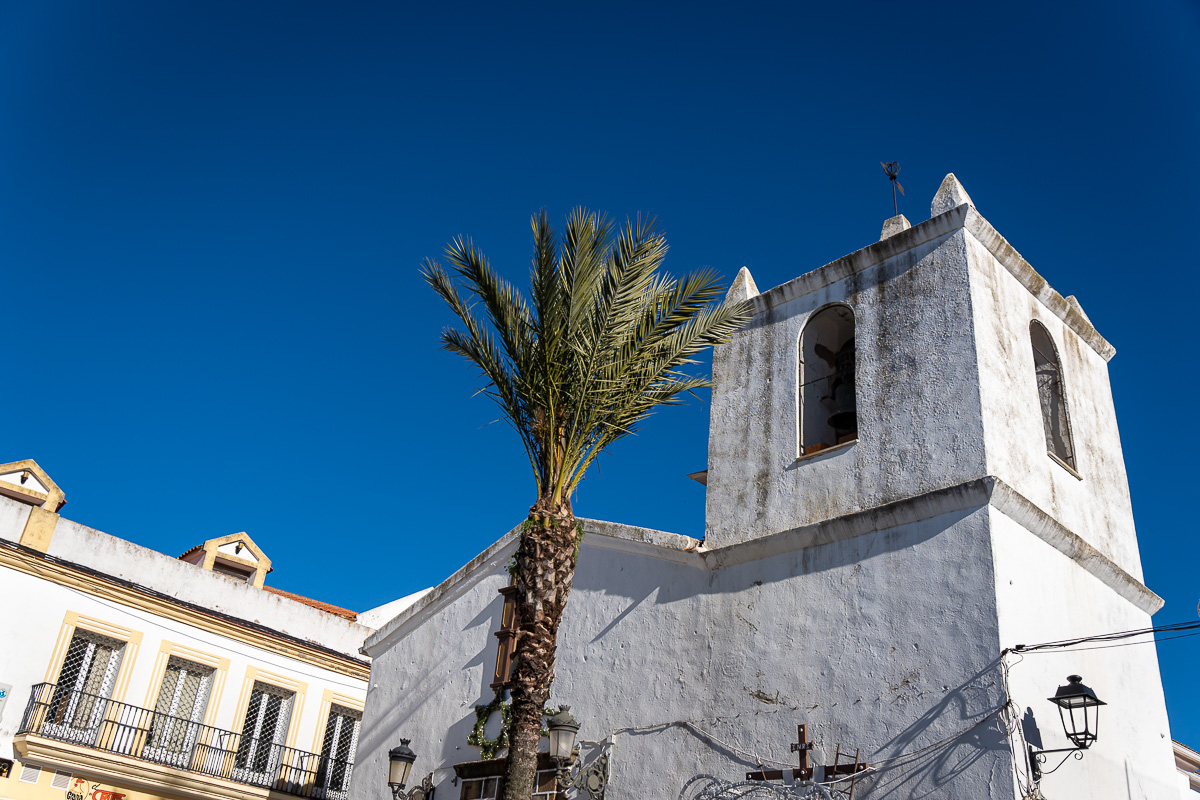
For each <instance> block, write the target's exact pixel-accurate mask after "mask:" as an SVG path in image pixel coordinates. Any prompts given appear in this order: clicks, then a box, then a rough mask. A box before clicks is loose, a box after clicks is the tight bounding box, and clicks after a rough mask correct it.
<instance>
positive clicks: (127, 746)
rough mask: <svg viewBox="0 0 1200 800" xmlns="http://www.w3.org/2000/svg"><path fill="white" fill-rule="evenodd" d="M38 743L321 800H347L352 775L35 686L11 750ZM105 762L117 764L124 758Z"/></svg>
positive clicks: (290, 752) (161, 717)
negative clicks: (66, 746)
mask: <svg viewBox="0 0 1200 800" xmlns="http://www.w3.org/2000/svg"><path fill="white" fill-rule="evenodd" d="M31 737H33V738H31ZM36 737H41V739H48V740H52V741H54V742H63V743H66V744H68V745H73V746H76V747H83V748H87V749H90V750H98V751H103V752H104V753H110V754H113V755H115V756H120V757H124V758H128V759H136V760H137V761H140V762H149V763H151V764H156V765H161V766H164V767H168V768H172V769H175V770H181V771H183V772H185V773H192V774H195V775H203V776H208V777H210V778H215V779H219V781H229V782H233V783H235V784H241V785H243V786H256V787H259V788H261V789H266V790H268V791H271V792H282V793H285V794H290V795H295V796H297V797H312V798H317V800H345V798H346V796H347V793H348V789H349V787H350V774H351V772H352V771H353V769H354V765H353V764H352V763H350V762H349V761H345V760H341V759H336V758H331V757H328V756H320V755H317V754H316V753H306V752H304V751H303V750H297V749H295V748H293V747H284V746H283V745H281V744H276V743H274V742H272V741H269V740H267V739H265V738H258V737H252V736H243V735H242V734H240V733H234V732H233V731H226V730H221V729H220V728H213V727H210V726H208V725H201V724H200V723H197V722H192V721H191V720H187V719H182V718H180V717H173V716H170V715H167V714H160V713H157V712H154V711H151V710H149V709H145V708H138V707H137V706H131V705H128V704H126V703H118V702H116V701H114V700H109V699H107V698H104V697H100V696H98V695H94V694H87V693H86V692H81V691H74V690H71V689H67V688H66V687H59V686H56V685H54V684H52V683H39V684H37V685H36V686H34V687H33V690H32V691H31V692H30V695H29V705H27V706H26V708H25V715H24V716H23V717H22V719H21V727H20V729H19V730H18V731H17V738H16V740H15V741H14V743H15V744H24V746H25V747H26V748H29V744H30V743H31V742H33V743H35V744H36ZM29 749H31V750H32V749H33V748H29ZM108 761H109V763H118V764H119V763H120V762H121V761H122V759H109V760H108ZM139 772H140V774H142V775H143V776H144V775H145V774H146V772H145V770H141V771H139ZM158 772H160V773H161V772H162V771H161V770H158ZM176 774H178V773H176ZM206 783H208V782H206ZM263 794H264V795H265V794H266V793H263Z"/></svg>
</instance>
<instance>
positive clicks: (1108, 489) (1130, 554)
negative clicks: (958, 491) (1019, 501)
mask: <svg viewBox="0 0 1200 800" xmlns="http://www.w3.org/2000/svg"><path fill="white" fill-rule="evenodd" d="M966 241H967V248H968V253H969V255H970V262H971V305H972V307H973V309H974V323H975V327H976V331H977V333H976V336H975V341H976V347H977V349H978V357H979V380H980V391H981V393H982V397H983V430H984V439H985V442H986V446H987V472H988V474H990V475H995V476H996V477H998V478H1000V479H1001V480H1003V481H1004V482H1005V483H1007V484H1009V485H1010V486H1012V487H1013V488H1014V489H1016V490H1017V491H1019V492H1020V493H1021V494H1023V495H1024V496H1025V497H1027V498H1029V499H1030V500H1031V501H1033V503H1034V504H1035V505H1037V506H1039V507H1040V508H1041V509H1042V510H1043V511H1045V512H1047V513H1048V514H1050V515H1051V516H1052V517H1054V518H1055V519H1057V520H1058V521H1059V522H1060V523H1062V524H1063V525H1064V526H1065V527H1067V528H1068V529H1070V530H1071V531H1072V532H1074V533H1076V534H1078V535H1079V536H1080V537H1082V538H1083V539H1084V540H1085V541H1086V542H1087V543H1088V544H1090V545H1092V546H1093V547H1095V548H1096V549H1097V550H1099V551H1100V552H1101V553H1103V554H1104V555H1105V556H1107V557H1108V558H1109V559H1111V560H1112V561H1113V562H1115V563H1116V564H1117V565H1118V566H1120V567H1121V568H1122V569H1123V570H1125V571H1126V572H1128V573H1129V574H1130V575H1132V576H1134V577H1135V578H1137V579H1138V580H1141V578H1142V565H1141V559H1140V558H1139V555H1138V545H1137V535H1136V533H1135V530H1134V523H1133V509H1132V506H1131V504H1130V499H1129V483H1128V477H1127V475H1126V472H1125V459H1124V455H1123V453H1122V450H1121V435H1120V432H1119V430H1118V428H1117V415H1116V409H1115V408H1114V406H1113V399H1112V387H1111V385H1110V383H1109V377H1108V364H1107V362H1106V361H1105V360H1104V358H1103V357H1102V356H1101V355H1100V354H1099V353H1097V352H1096V351H1095V350H1093V349H1092V348H1091V347H1090V346H1088V344H1087V343H1086V342H1084V341H1083V339H1081V338H1080V336H1079V335H1078V334H1077V333H1075V331H1073V330H1072V329H1071V328H1070V327H1069V326H1067V325H1066V324H1064V323H1063V321H1062V320H1061V319H1059V318H1058V316H1057V315H1055V314H1054V313H1053V312H1052V311H1050V310H1049V309H1048V308H1047V307H1046V306H1045V305H1044V304H1043V303H1042V302H1041V301H1040V300H1038V299H1037V297H1035V296H1034V295H1033V294H1031V293H1030V292H1029V290H1028V289H1026V288H1025V287H1024V286H1023V285H1021V283H1020V282H1019V281H1018V280H1017V279H1016V278H1015V277H1014V276H1013V274H1012V273H1011V272H1009V271H1008V270H1007V269H1006V268H1005V267H1004V266H1003V265H1001V264H1000V263H999V262H998V261H997V260H996V258H995V257H994V256H993V255H992V253H991V252H990V251H989V250H988V249H987V248H986V247H984V246H983V245H982V244H980V242H979V241H978V240H976V239H975V237H973V236H970V235H968V236H967V240H966ZM1034 319H1036V320H1037V321H1038V322H1040V323H1042V324H1043V325H1045V326H1046V330H1047V331H1048V332H1049V333H1050V336H1051V338H1053V340H1054V343H1055V345H1056V347H1057V348H1058V355H1059V359H1060V361H1061V363H1062V371H1063V384H1064V387H1065V390H1066V398H1067V407H1068V408H1067V410H1068V415H1069V418H1070V422H1071V434H1072V437H1073V440H1074V445H1075V450H1076V468H1077V470H1078V472H1079V473H1080V474H1081V475H1082V476H1083V479H1082V480H1080V479H1079V478H1076V477H1075V476H1074V475H1072V474H1071V473H1070V472H1068V471H1067V470H1066V469H1064V468H1063V467H1062V466H1061V465H1060V464H1058V463H1057V462H1055V461H1054V460H1053V459H1052V458H1050V456H1049V455H1047V454H1046V439H1045V433H1044V430H1043V426H1042V417H1041V406H1040V404H1039V401H1038V393H1037V383H1036V378H1035V375H1034V365H1033V351H1032V345H1031V343H1030V338H1029V323H1030V321H1031V320H1034Z"/></svg>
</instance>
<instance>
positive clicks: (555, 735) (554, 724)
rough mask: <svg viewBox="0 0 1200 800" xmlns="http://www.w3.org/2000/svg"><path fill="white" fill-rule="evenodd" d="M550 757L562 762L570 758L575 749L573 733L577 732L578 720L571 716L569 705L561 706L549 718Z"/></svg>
mask: <svg viewBox="0 0 1200 800" xmlns="http://www.w3.org/2000/svg"><path fill="white" fill-rule="evenodd" d="M546 727H548V728H549V729H550V757H551V758H553V759H555V760H556V761H559V762H562V761H566V760H568V759H570V758H571V754H572V753H573V752H574V750H575V734H577V733H579V722H578V721H577V720H576V719H575V717H573V716H571V707H570V706H563V707H562V708H560V709H559V710H558V713H557V714H555V715H554V716H553V717H551V718H550V720H549V722H548V723H547V726H546Z"/></svg>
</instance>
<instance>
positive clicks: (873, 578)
mask: <svg viewBox="0 0 1200 800" xmlns="http://www.w3.org/2000/svg"><path fill="white" fill-rule="evenodd" d="M613 546H614V544H613V543H612V542H608V541H605V540H604V537H602V536H599V535H595V534H589V535H588V536H587V537H585V539H584V545H583V548H582V551H581V556H580V563H579V569H578V572H577V574H576V578H575V584H574V590H573V593H572V596H571V602H570V605H569V606H568V610H567V614H566V616H565V618H564V620H563V624H562V628H561V629H560V646H559V660H558V666H557V669H556V676H557V677H556V681H555V686H554V690H553V693H552V703H555V704H558V703H568V704H570V705H571V706H572V709H573V711H574V712H575V714H576V715H577V716H578V718H579V719H580V721H581V723H582V726H583V727H582V729H581V731H580V734H579V736H580V739H581V740H586V741H588V742H597V741H601V740H605V739H607V738H608V737H610V736H612V737H613V741H614V745H613V751H612V767H611V769H612V772H611V778H610V784H609V793H608V795H607V796H608V797H609V798H614V799H615V798H633V797H659V798H673V797H675V796H676V795H677V793H678V792H679V790H680V788H681V787H682V785H683V782H684V781H686V780H687V779H688V778H690V777H692V776H693V775H696V774H699V773H706V772H707V773H712V774H716V775H719V776H722V777H725V778H731V779H737V778H740V777H741V776H742V775H744V773H745V772H746V771H747V770H750V769H755V768H756V767H757V764H758V762H759V761H761V760H766V761H767V762H768V765H770V762H773V761H779V762H783V763H787V764H792V763H794V758H795V757H794V755H793V754H791V753H790V752H789V743H790V742H792V741H794V737H795V732H796V727H795V726H796V725H797V724H798V723H800V722H804V723H807V724H808V725H809V726H810V728H809V730H810V732H811V734H812V736H813V738H814V740H815V741H816V742H817V748H818V749H817V751H816V753H815V759H814V760H815V761H816V762H817V763H826V762H829V761H832V758H833V753H834V749H835V747H836V746H837V744H839V743H841V744H842V745H843V750H845V749H846V748H850V751H851V753H853V751H854V748H859V747H861V748H862V750H863V753H864V758H865V759H866V760H868V761H871V762H878V761H879V760H880V759H888V758H895V757H897V756H900V755H902V754H904V753H909V752H912V751H915V750H918V749H921V748H923V747H926V746H927V745H930V744H935V743H937V742H940V741H941V740H943V739H947V738H950V739H951V741H950V742H948V743H946V744H945V745H943V746H942V747H940V748H937V749H935V750H934V751H933V752H932V753H930V754H928V755H927V756H926V757H925V758H924V759H919V760H917V761H915V762H913V763H909V764H904V765H900V766H891V767H889V768H886V769H883V770H882V771H881V772H880V773H879V774H878V775H875V776H872V777H869V778H867V779H865V780H864V781H862V782H860V787H861V788H860V789H858V790H856V794H857V793H858V792H863V794H861V795H859V796H864V797H890V796H903V797H908V796H929V797H954V798H973V797H978V798H984V797H989V798H990V797H998V796H1007V793H1009V792H1010V791H1011V789H1010V785H1011V779H1010V777H1009V775H1010V767H1009V761H1008V753H1007V749H1006V744H1005V742H1004V739H1003V736H1002V734H1001V732H1000V728H999V725H998V721H997V720H996V718H995V717H991V718H986V715H987V714H988V713H989V712H990V711H993V710H994V709H995V708H997V707H998V705H999V703H1000V701H1001V694H1000V690H999V679H998V673H996V671H995V670H996V659H997V657H998V655H999V646H998V638H997V629H996V619H995V611H994V608H993V607H992V601H991V593H990V592H988V591H980V588H981V587H989V588H990V587H991V586H992V585H994V583H995V579H994V576H993V574H992V570H991V552H990V544H989V541H988V536H987V515H986V511H985V510H984V509H982V508H976V509H974V510H970V509H968V510H963V511H960V512H955V513H953V514H945V515H942V516H938V517H934V518H932V519H927V520H923V521H919V522H914V523H911V524H907V525H903V526H899V527H895V528H891V529H888V530H884V531H879V532H874V533H869V534H866V535H862V536H858V537H855V538H852V539H848V540H842V541H838V542H833V543H830V544H826V545H820V546H814V547H810V548H806V549H805V550H802V551H798V552H787V553H782V554H778V555H773V556H770V557H767V558H763V559H759V560H755V561H752V562H749V563H743V564H739V565H737V566H732V567H727V568H724V569H720V570H717V571H710V570H708V569H704V568H702V567H697V566H691V565H688V564H682V563H676V562H673V561H669V560H664V559H658V558H652V557H647V556H646V555H644V554H641V553H635V552H627V551H624V550H622V549H613ZM510 549H511V548H506V549H505V550H503V551H501V552H500V553H498V554H497V558H496V559H494V560H493V562H492V563H490V564H485V565H482V566H481V567H480V569H479V571H478V572H477V573H476V575H475V576H473V577H471V578H470V579H469V580H467V581H464V582H463V583H464V584H470V586H469V587H468V586H463V587H462V588H460V589H459V590H457V591H456V592H455V593H454V595H453V596H445V597H443V598H442V599H441V600H440V601H439V603H437V604H434V605H431V606H430V607H428V608H427V609H425V610H424V611H422V612H420V614H418V615H417V616H414V617H413V618H412V619H411V620H410V621H409V622H408V623H406V624H405V626H404V629H403V630H397V631H396V633H395V634H394V635H388V636H385V637H383V639H382V640H381V641H379V642H377V643H376V645H375V646H373V645H371V644H369V645H368V649H369V652H370V653H371V654H372V656H373V658H374V660H373V663H372V676H371V688H370V693H369V695H368V702H367V711H366V716H365V717H364V721H363V734H362V739H361V741H360V749H359V759H358V766H357V767H356V770H355V784H354V786H353V787H352V790H351V791H352V795H351V800H370V799H371V798H373V797H374V796H375V791H376V790H375V786H376V784H377V782H378V779H377V778H376V777H375V776H382V775H383V774H384V773H385V770H386V752H387V750H388V749H389V748H391V747H393V746H395V745H396V744H397V742H398V739H399V737H401V736H404V737H407V738H411V739H412V740H413V744H412V747H413V749H414V750H416V751H417V753H418V760H417V763H416V765H415V766H414V773H413V775H414V782H415V781H417V780H419V779H420V778H421V777H422V776H424V775H425V774H426V773H428V772H430V771H435V770H436V772H435V779H436V782H437V783H438V784H439V785H440V786H441V787H442V788H439V790H438V791H439V796H441V797H443V798H445V800H453V798H455V797H457V792H458V790H457V788H455V787H453V786H449V785H447V784H448V782H449V780H450V778H451V777H452V772H451V771H450V769H449V768H450V767H451V766H452V765H453V764H454V763H456V762H461V761H470V760H475V759H477V758H478V757H479V751H478V750H477V749H475V748H473V747H469V746H468V745H467V744H466V737H467V734H468V733H469V731H470V729H471V726H472V725H473V724H474V722H475V714H474V711H473V706H474V705H475V704H480V703H486V702H488V701H489V700H490V699H491V698H492V692H491V690H490V689H489V688H488V683H489V682H490V680H491V671H492V668H493V666H494V663H495V656H496V639H495V637H494V636H493V635H492V633H493V632H494V631H495V630H497V628H498V625H499V615H500V609H501V600H500V596H499V595H498V593H497V590H498V589H499V588H500V587H502V586H504V585H505V584H507V582H508V575H507V572H506V571H505V570H504V568H503V562H502V561H501V560H500V559H501V558H503V559H504V560H506V559H507V555H506V553H507V552H508V551H509V550H510ZM980 719H985V722H984V723H983V724H980V725H977V726H975V727H972V726H973V725H974V723H975V722H977V721H978V720H980ZM685 722H687V723H690V724H681V723H685ZM630 728H633V729H635V730H627V729H630ZM594 753H595V751H594V746H593V745H585V747H584V759H585V761H587V760H589V759H590V758H591V757H593V756H594ZM443 793H444V794H443Z"/></svg>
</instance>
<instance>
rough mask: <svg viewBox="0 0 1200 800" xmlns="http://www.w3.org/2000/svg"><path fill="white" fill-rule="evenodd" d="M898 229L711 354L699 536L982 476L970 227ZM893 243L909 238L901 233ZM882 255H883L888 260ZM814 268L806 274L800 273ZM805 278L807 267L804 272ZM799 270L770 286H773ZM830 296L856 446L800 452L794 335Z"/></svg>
mask: <svg viewBox="0 0 1200 800" xmlns="http://www.w3.org/2000/svg"><path fill="white" fill-rule="evenodd" d="M913 230H914V232H913V233H910V232H908V231H906V232H905V233H902V234H900V235H898V236H896V237H893V240H889V241H887V242H883V243H880V245H879V246H877V247H875V248H873V249H872V248H868V250H866V251H860V252H859V253H856V254H853V255H852V256H847V257H846V259H843V260H842V261H841V262H835V263H834V264H832V265H827V266H826V267H822V268H821V270H818V271H817V272H822V273H823V272H829V271H831V270H835V269H842V270H845V267H844V265H843V264H842V262H858V261H864V260H869V259H871V258H874V257H875V254H877V255H878V256H879V257H881V258H883V260H882V261H880V262H879V263H875V264H873V265H870V266H866V267H863V266H862V265H861V264H858V263H855V265H854V266H853V270H854V271H848V270H847V271H848V274H847V275H846V277H844V278H842V279H840V280H837V281H835V282H832V283H826V282H824V281H820V280H813V281H811V283H812V284H813V285H814V286H815V287H816V288H814V289H812V290H810V291H804V290H803V289H800V290H797V291H793V292H791V294H797V292H799V294H798V296H795V297H793V298H792V299H790V300H787V301H786V302H783V303H782V304H779V305H774V306H772V307H770V308H768V309H767V310H765V311H763V312H762V313H760V314H759V315H758V316H757V317H756V318H755V319H754V320H753V321H752V322H751V323H750V324H749V325H748V326H747V327H746V328H744V329H743V330H742V331H741V332H739V333H738V334H737V335H736V336H735V337H734V339H733V341H732V342H730V343H729V344H726V345H724V346H722V347H719V348H717V349H716V351H715V353H714V361H713V381H714V387H713V392H712V408H711V421H710V433H709V456H708V491H707V507H706V534H705V543H706V544H707V545H709V546H713V547H716V546H722V545H727V544H731V543H734V542H738V541H744V540H746V539H751V538H756V537H760V536H764V535H768V534H771V533H776V532H779V531H783V530H788V529H791V528H794V527H797V526H800V525H804V524H808V523H812V522H817V521H820V520H825V519H831V518H834V517H837V516H840V515H843V514H847V513H851V512H855V511H860V510H862V509H865V508H870V507H873V506H877V505H881V504H884V503H888V502H892V501H895V500H899V499H902V498H905V497H911V496H914V495H917V494H920V493H922V492H926V491H930V490H933V489H938V488H942V487H946V486H951V485H954V484H957V483H960V482H963V481H966V480H969V479H971V478H976V477H979V476H981V475H983V474H984V439H983V427H982V420H981V412H980V398H979V389H978V379H977V371H976V355H975V353H976V348H975V343H974V337H973V330H972V327H973V326H972V320H973V315H972V308H971V300H972V297H971V292H970V287H969V282H968V268H967V258H966V247H967V244H966V237H967V234H966V233H965V232H964V231H963V230H962V229H961V228H959V229H957V230H952V231H950V232H948V233H946V234H945V235H942V236H940V237H939V238H935V239H933V240H931V241H925V242H924V243H917V242H919V236H920V235H924V234H925V233H927V232H926V231H925V230H924V229H922V231H916V230H915V229H913ZM902 242H909V244H903V243H902ZM885 256H886V257H885ZM810 275H816V273H810ZM807 277H808V276H805V278H807ZM793 284H795V285H803V284H804V280H803V279H797V281H793V282H792V283H791V284H786V285H785V286H784V287H779V288H778V289H776V290H773V291H772V292H770V293H768V295H774V294H777V293H778V292H780V291H785V290H788V289H790V288H791V287H792V285H793ZM833 302H844V303H846V304H848V305H849V306H850V307H851V308H852V309H853V310H854V315H855V322H856V330H855V341H856V348H857V370H856V384H857V386H856V388H857V399H858V419H859V429H858V438H859V441H858V443H857V444H855V445H853V446H851V447H848V448H842V449H838V450H834V451H832V452H830V453H827V454H822V455H817V456H815V457H811V458H806V459H803V460H799V461H798V460H797V456H798V455H799V453H798V432H797V413H796V408H797V391H798V385H797V381H798V378H797V373H798V369H797V366H798V364H797V361H798V342H799V338H800V333H801V331H802V329H803V327H804V324H805V322H806V321H807V320H808V319H809V317H810V316H811V314H812V313H813V312H814V311H816V310H818V309H820V308H822V307H823V306H825V305H827V304H829V303H833Z"/></svg>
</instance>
